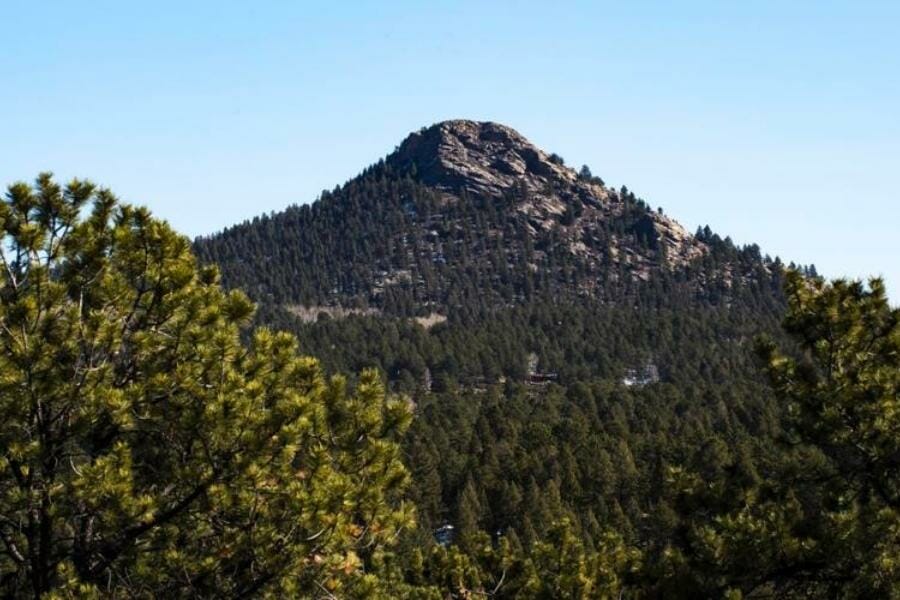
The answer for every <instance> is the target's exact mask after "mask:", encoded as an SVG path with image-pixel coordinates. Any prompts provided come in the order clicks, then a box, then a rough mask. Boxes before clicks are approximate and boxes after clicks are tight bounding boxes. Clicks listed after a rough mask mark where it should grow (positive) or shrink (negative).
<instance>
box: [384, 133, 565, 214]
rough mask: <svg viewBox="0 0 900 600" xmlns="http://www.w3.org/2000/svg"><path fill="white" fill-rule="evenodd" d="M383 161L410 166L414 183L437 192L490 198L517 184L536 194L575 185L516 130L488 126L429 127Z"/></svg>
mask: <svg viewBox="0 0 900 600" xmlns="http://www.w3.org/2000/svg"><path fill="white" fill-rule="evenodd" d="M388 160H389V161H390V162H391V163H392V164H393V165H394V166H397V167H399V168H401V169H410V168H412V166H413V165H415V167H416V171H417V175H418V178H419V179H420V180H421V181H422V182H423V183H425V184H428V185H432V186H434V187H436V188H439V189H443V190H446V191H453V192H460V191H462V190H463V189H465V190H467V191H468V192H470V193H474V194H485V195H490V196H499V195H502V194H503V193H505V192H506V191H507V190H509V189H510V188H512V187H513V186H516V185H523V184H524V185H526V186H527V187H528V189H530V190H539V189H542V188H543V187H544V186H546V184H547V183H548V182H551V181H553V182H555V181H565V182H567V183H569V184H571V183H573V182H574V181H575V180H576V176H575V173H574V172H573V171H572V170H571V169H567V168H565V167H564V166H562V165H558V164H556V163H554V162H553V161H552V160H550V156H549V155H548V154H546V153H545V152H543V151H542V150H540V149H538V148H537V147H535V146H534V145H532V144H531V143H530V142H529V141H528V140H526V139H525V138H524V137H522V135H521V134H519V133H518V132H517V131H515V130H514V129H511V128H509V127H506V126H504V125H500V124H498V123H491V122H484V123H482V122H477V121H465V120H454V121H444V122H442V123H438V124H436V125H432V126H431V127H428V128H426V129H422V130H421V131H418V132H416V133H413V134H411V135H410V136H409V137H407V138H406V140H404V142H403V143H402V144H401V145H400V148H399V149H398V150H397V152H395V153H394V154H392V155H391V156H390V157H389V158H388Z"/></svg>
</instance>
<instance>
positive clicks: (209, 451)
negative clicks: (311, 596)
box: [0, 175, 411, 597]
mask: <svg viewBox="0 0 900 600" xmlns="http://www.w3.org/2000/svg"><path fill="white" fill-rule="evenodd" d="M88 202H93V208H92V209H91V211H90V213H89V214H88V215H87V216H86V218H84V219H81V218H80V216H79V215H80V213H81V212H82V207H83V206H84V205H85V204H86V203H88ZM0 227H2V231H3V236H4V243H5V244H6V249H5V252H4V254H3V260H4V264H3V269H2V275H0V276H2V278H3V281H2V288H0V323H2V329H0V345H2V351H0V422H2V423H3V429H2V432H0V448H2V457H0V536H2V537H0V540H2V545H0V578H2V579H0V590H2V592H0V593H2V594H3V595H12V596H19V595H21V596H25V595H32V596H33V597H40V596H42V595H44V594H47V593H50V592H54V593H56V594H62V595H70V594H74V595H83V594H94V593H99V594H103V595H115V596H144V597H166V596H183V595H191V596H210V597H228V596H234V597H241V596H249V595H255V594H257V593H260V592H262V591H266V592H269V593H278V594H287V595H292V594H298V593H300V592H301V591H302V590H306V591H309V590H314V589H317V588H319V587H321V588H322V589H324V590H337V589H339V588H340V586H341V585H342V584H341V581H342V580H345V579H348V578H350V577H351V576H353V575H354V574H356V573H357V572H358V567H359V565H360V564H361V561H362V560H364V559H366V555H367V554H371V553H372V552H374V551H375V550H376V549H377V548H378V547H379V545H380V544H382V543H384V542H386V541H388V540H390V539H391V538H392V537H394V536H395V535H396V532H397V531H399V530H400V529H401V528H402V527H404V526H407V525H408V524H409V523H410V518H411V512H410V510H409V509H408V507H407V506H406V505H405V504H404V503H403V502H401V501H400V494H401V492H402V490H403V487H404V485H405V482H406V479H407V475H406V471H405V470H404V468H403V466H402V464H401V462H400V460H399V446H398V444H397V441H396V440H397V439H398V436H399V435H400V434H401V433H402V432H403V430H404V429H405V427H406V426H407V424H408V422H409V412H408V409H407V407H406V404H405V403H403V402H401V401H399V400H389V399H385V395H384V391H383V388H382V386H381V383H380V381H379V378H378V376H377V375H376V374H375V373H373V372H368V373H363V374H362V376H361V377H360V380H359V383H358V384H357V385H356V386H355V390H354V393H353V394H349V393H348V392H347V389H346V386H345V383H344V381H343V380H342V379H340V378H334V379H331V380H328V379H326V378H325V377H323V375H322V372H321V370H320V369H319V367H318V365H317V363H316V361H315V360H313V359H310V358H305V357H301V356H299V355H298V354H297V349H296V343H295V341H294V340H293V339H292V338H291V337H290V336H288V335H286V334H278V333H273V332H271V331H266V330H259V331H256V332H255V333H254V334H253V335H252V339H251V340H250V342H249V343H247V344H242V343H241V340H240V337H239V330H240V327H241V325H242V324H244V323H246V322H247V320H248V319H249V318H250V316H251V314H252V311H253V306H252V304H251V303H250V302H249V301H248V300H247V298H246V297H245V296H244V295H243V294H241V293H238V292H231V293H228V294H226V293H223V292H222V291H221V289H220V287H219V285H218V282H217V275H216V272H215V270H214V269H211V268H206V269H198V268H197V266H196V264H195V261H194V259H193V257H192V255H191V252H190V245H189V242H188V241H187V240H186V239H185V238H184V237H182V236H180V235H178V234H176V233H174V232H173V231H172V230H171V229H170V228H169V227H168V226H167V225H166V224H165V223H162V222H160V221H158V220H155V219H153V218H151V217H150V215H149V213H148V212H147V211H146V210H145V209H140V208H132V207H130V206H120V205H118V204H117V203H116V200H115V198H114V197H113V196H112V195H111V194H110V193H109V192H108V191H106V190H97V189H96V188H95V187H94V186H93V185H91V184H89V183H86V182H80V181H73V182H72V183H71V184H69V185H68V186H67V187H66V188H65V189H60V187H59V186H57V185H56V184H55V183H54V182H53V181H52V180H51V178H50V176H49V175H41V176H40V177H39V178H38V181H37V184H36V187H35V188H33V189H32V188H31V187H30V186H28V185H25V184H17V185H13V186H12V187H10V189H9V192H8V195H7V202H6V203H4V204H2V205H0Z"/></svg>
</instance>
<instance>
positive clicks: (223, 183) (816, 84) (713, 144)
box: [0, 0, 900, 301]
mask: <svg viewBox="0 0 900 600" xmlns="http://www.w3.org/2000/svg"><path fill="white" fill-rule="evenodd" d="M137 4H138V3H122V2H99V1H98V2H90V3H85V2H42V3H36V2H25V1H19V0H7V1H5V2H3V3H2V4H0V22H2V23H3V24H4V28H3V38H2V39H3V44H2V47H0V81H2V82H3V84H4V85H3V92H2V93H0V140H2V143H0V184H2V185H3V186H4V187H5V186H6V185H7V184H9V183H11V182H13V181H15V180H22V179H25V180H31V179H33V178H34V176H35V175H36V174H37V173H38V172H39V171H41V170H51V171H54V172H55V173H56V174H57V176H58V178H60V179H68V178H71V177H73V176H79V177H86V178H90V179H92V180H93V181H95V182H97V183H99V184H102V185H104V186H108V187H110V188H112V189H113V191H114V192H116V194H117V195H118V196H119V197H120V198H121V199H122V200H124V201H127V202H133V203H139V204H145V205H147V206H149V207H150V208H151V209H152V210H153V211H154V213H155V214H156V215H158V216H160V217H163V218H165V219H167V220H169V221H170V222H171V223H172V224H173V225H174V226H175V227H176V228H177V229H179V230H180V231H182V232H184V233H185V234H187V235H190V236H192V237H193V236H196V235H204V234H209V233H212V232H215V231H218V230H220V229H222V228H224V227H227V226H228V225H231V224H234V223H237V222H240V221H243V220H246V219H249V218H252V217H253V216H256V215H259V214H262V213H266V212H270V211H277V210H281V209H283V208H285V207H286V206H288V205H290V204H302V203H306V202H310V201H312V200H314V199H315V197H316V196H317V195H318V193H319V192H320V191H321V190H322V189H331V188H333V187H334V186H335V185H338V184H341V183H343V182H344V181H346V180H347V179H349V178H350V177H353V176H354V175H356V174H357V173H359V172H360V171H361V170H362V169H363V168H365V167H366V166H367V165H369V164H371V163H373V162H375V161H377V160H378V159H379V158H381V157H382V156H384V155H386V154H387V153H389V152H390V151H391V150H392V149H393V148H394V147H395V146H396V145H397V144H399V143H400V141H401V140H402V139H403V138H404V137H405V136H406V135H408V134H409V132H411V131H414V130H416V129H419V128H420V127H422V126H425V125H429V124H431V123H434V122H437V121H441V120H444V119H448V118H470V119H477V120H492V121H497V122H501V123H504V124H506V125H509V126H511V127H514V128H516V129H517V130H519V131H520V132H521V133H522V134H523V135H525V136H526V137H528V138H529V139H530V140H531V141H532V142H534V143H535V144H537V145H538V146H540V147H542V148H543V149H545V150H547V151H550V152H557V153H559V154H561V155H562V156H563V157H565V159H566V161H567V163H568V164H570V165H571V166H574V167H576V168H577V167H578V166H580V165H581V164H587V165H589V166H590V167H591V169H592V170H593V172H594V173H595V174H597V175H600V176H601V177H603V178H604V180H606V182H607V183H608V184H610V185H614V186H616V187H618V186H620V185H623V184H624V185H627V186H628V187H629V188H630V189H632V190H633V191H634V192H635V193H636V194H638V195H639V196H641V197H643V198H644V199H645V200H646V201H647V202H648V203H649V204H650V205H651V206H654V207H656V206H662V207H663V208H664V209H665V211H666V213H667V214H669V215H671V216H673V217H674V218H676V219H678V220H679V221H680V222H681V223H682V224H683V225H684V226H685V227H686V228H688V229H689V230H691V231H693V230H695V229H696V228H697V227H698V226H700V225H705V224H709V225H710V227H712V229H713V230H715V231H716V232H718V233H720V234H721V235H723V236H725V235H730V236H731V237H732V239H734V240H735V241H736V242H737V243H741V244H745V243H758V244H759V245H760V247H761V248H762V251H763V252H765V253H768V254H770V255H772V256H775V255H779V256H780V257H781V258H782V259H783V260H784V261H786V262H790V261H794V262H797V263H802V264H808V263H814V264H815V265H816V266H817V268H818V269H819V272H820V273H822V274H823V275H826V276H830V277H837V276H851V277H863V278H865V277H867V276H868V275H879V274H880V275H883V276H884V277H885V278H886V280H887V282H888V286H889V289H890V290H891V294H892V299H893V300H894V301H896V299H897V294H898V290H900V260H898V259H900V198H898V193H897V191H896V189H897V186H896V184H895V179H896V177H897V174H898V172H900V36H898V35H897V32H898V31H900V3H897V2H865V1H862V2H828V1H819V2H791V3H784V2H745V3H739V4H738V3H721V2H681V3H677V7H676V6H675V4H676V3H663V2H659V3H654V2H636V3H628V6H623V5H622V3H606V2H556V3H552V5H551V3H546V2H515V3H514V2H501V1H498V2H491V3H486V2H471V1H462V2H429V3H419V2H406V1H404V2H372V1H361V2H353V3H319V2H268V3H246V2H228V1H220V2H211V1H198V2H190V3H185V2H171V1H160V2H154V3H152V4H151V3H141V4H144V6H138V5H137Z"/></svg>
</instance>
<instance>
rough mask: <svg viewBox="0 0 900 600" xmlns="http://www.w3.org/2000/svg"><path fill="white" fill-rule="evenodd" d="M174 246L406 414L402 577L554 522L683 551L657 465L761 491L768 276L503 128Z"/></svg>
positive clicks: (454, 128) (447, 140)
mask: <svg viewBox="0 0 900 600" xmlns="http://www.w3.org/2000/svg"><path fill="white" fill-rule="evenodd" d="M195 248H196V250H197V252H198V255H199V256H200V258H201V260H204V261H207V262H213V263H216V264H217V265H218V266H219V268H220V270H221V273H222V278H223V282H224V283H225V285H226V286H230V287H240V288H243V289H244V290H246V291H247V292H248V293H249V294H250V295H251V296H252V297H253V298H254V299H255V300H257V301H258V303H259V313H258V316H257V319H258V321H260V322H262V323H265V324H267V325H270V326H273V327H276V328H279V329H288V330H291V331H293V332H294V333H295V334H296V335H297V337H298V338H299V342H300V346H301V348H302V350H303V351H304V352H307V353H309V354H312V355H314V356H316V357H318V358H320V360H322V362H323V363H324V365H325V367H326V369H328V370H329V371H332V372H336V371H340V372H345V373H353V372H358V371H359V370H360V369H362V368H365V367H376V368H378V369H379V370H380V371H381V372H383V373H384V374H385V377H386V379H387V382H388V384H389V385H390V386H391V388H392V389H393V390H395V391H399V392H404V393H407V394H409V397H410V400H411V402H412V403H413V404H414V405H415V419H414V422H413V425H412V428H411V430H410V432H409V435H408V437H407V439H406V441H405V450H406V462H407V464H408V465H409V468H410V470H411V473H412V486H411V490H410V493H409V496H410V499H411V500H412V501H413V502H414V503H415V505H416V507H417V511H418V515H419V524H420V527H419V528H418V529H416V530H414V531H411V532H409V534H408V539H406V540H405V541H404V544H406V545H407V546H406V552H405V553H404V554H403V555H404V556H414V555H415V553H416V552H418V551H419V550H421V549H428V548H432V549H433V545H434V543H435V537H434V536H433V535H432V532H433V531H434V530H439V531H441V532H443V533H441V536H444V535H445V534H446V532H447V531H449V529H448V528H447V526H450V525H452V526H453V527H455V528H456V529H455V531H456V533H457V534H458V539H459V540H460V543H461V544H462V546H463V547H464V548H465V549H467V551H473V552H476V553H477V550H474V548H475V547H476V545H477V544H475V545H468V546H467V543H470V544H471V540H477V539H483V538H477V537H472V536H474V535H476V534H477V532H478V531H481V532H489V534H490V535H491V536H493V538H494V539H496V538H497V537H501V536H502V537H507V538H509V540H511V542H510V543H511V544H513V545H514V546H516V547H519V546H520V547H521V548H523V550H524V552H525V553H526V554H527V553H528V552H529V551H530V550H529V549H530V548H534V544H535V543H536V542H538V541H540V540H542V539H544V538H545V537H546V532H548V531H550V530H552V528H553V527H554V524H555V523H558V522H559V521H560V519H565V520H567V521H569V522H571V523H573V524H574V527H575V531H576V532H577V535H578V536H579V537H580V538H581V539H583V540H584V541H585V542H586V543H587V544H588V545H589V546H591V547H594V546H595V544H596V543H597V542H601V541H602V540H603V539H605V536H606V533H608V532H609V531H610V530H613V531H615V532H617V533H618V534H620V535H622V536H623V537H624V538H625V539H626V540H627V541H628V543H630V544H634V545H635V546H636V547H640V548H642V549H645V550H646V555H647V556H648V557H649V558H648V560H650V559H651V558H652V557H653V556H654V555H655V556H656V557H657V558H660V557H664V556H668V555H667V554H666V553H667V552H669V550H670V549H671V547H672V546H675V547H681V546H684V545H689V544H690V539H691V537H690V536H691V533H690V531H688V529H687V527H688V526H687V523H688V522H689V520H682V517H681V516H680V515H679V513H678V509H679V506H678V502H679V499H678V497H677V495H673V493H672V489H671V482H670V481H669V479H668V470H667V469H668V466H670V465H680V466H685V468H688V469H690V470H691V471H692V472H697V473H702V474H703V477H704V478H706V480H709V481H714V480H724V478H726V477H731V476H732V475H734V474H737V475H739V476H740V477H741V478H742V480H743V481H754V480H758V479H759V478H765V477H769V476H775V475H774V470H775V466H774V465H776V464H777V463H778V460H779V459H780V455H779V452H780V450H778V447H777V445H776V444H775V443H774V442H775V440H777V439H778V438H779V436H781V434H782V431H781V429H780V422H781V421H780V414H781V410H782V407H781V406H779V405H778V404H777V403H776V402H775V399H774V398H773V397H772V395H771V393H770V392H769V389H768V388H767V387H766V385H765V384H764V382H763V380H762V377H761V373H760V372H759V370H758V368H757V364H756V362H755V357H754V355H753V352H752V346H753V344H752V342H753V340H754V338H755V337H756V336H757V335H759V334H760V333H768V334H770V335H773V336H778V335H779V327H778V323H779V321H780V319H781V317H782V315H783V312H784V301H783V296H782V292H781V283H782V269H781V267H780V263H779V262H778V261H777V259H776V261H772V260H770V259H768V258H767V257H763V256H762V255H761V253H760V250H759V248H758V247H756V246H746V247H743V248H738V247H736V246H735V245H734V244H732V243H731V242H730V240H729V239H728V238H725V239H722V238H720V237H719V236H717V235H715V234H713V233H712V232H711V231H710V230H709V229H708V228H703V229H702V230H700V231H698V232H697V234H696V235H691V234H689V233H687V232H685V231H684V229H683V228H682V227H681V226H680V225H678V223H676V222H675V221H673V220H671V219H669V218H668V217H666V216H665V215H663V214H662V213H661V211H658V210H657V211H654V210H651V209H650V208H649V207H648V206H647V204H646V203H644V202H643V201H641V200H639V199H638V198H636V197H635V196H634V195H633V194H632V193H631V192H629V191H628V190H627V189H625V188H622V189H620V190H613V189H610V188H609V187H607V186H605V185H604V184H603V182H602V181H601V180H600V179H599V178H596V177H593V176H591V175H590V173H589V172H587V171H586V170H582V171H581V172H579V173H576V172H575V171H573V170H572V169H569V168H567V167H566V166H565V165H564V164H563V162H562V160H561V159H560V158H559V157H557V156H555V155H552V154H547V153H545V152H543V151H541V150H540V149H538V148H536V147H534V146H533V145H532V144H530V143H529V142H528V141H527V140H525V139H524V138H523V137H522V136H521V135H519V134H518V133H516V132H515V131H514V130H512V129H509V128H508V127H504V126H502V125H498V124H495V123H478V122H473V121H448V122H444V123H438V124H436V125H433V126H431V127H428V128H425V129H423V130H421V131H419V132H416V133H413V134H412V135H410V136H409V137H407V138H406V140H404V141H403V143H401V144H400V146H399V147H398V148H397V149H396V150H395V151H394V152H393V153H391V154H390V155H388V156H387V157H386V158H385V159H384V160H382V161H379V162H378V163H377V164H375V165H373V166H371V167H369V168H368V169H366V170H365V171H363V172H362V173H361V174H360V175H359V176H358V177H356V178H354V179H352V180H351V181H349V182H347V183H345V184H344V185H343V186H340V187H338V188H336V189H335V190H333V191H331V192H325V193H323V194H322V196H321V197H320V198H319V199H318V200H317V201H315V202H314V203H312V204H310V205H305V206H293V207H290V208H288V209H286V210H285V211H283V212H280V213H277V214H274V215H270V216H264V217H259V218H256V219H254V220H252V221H250V222H247V223H243V224H241V225H237V226H235V227H232V228H230V229H228V230H226V231H224V232H222V233H219V234H216V235H213V236H210V237H207V238H202V239H198V240H197V241H196V243H195ZM466 540H469V542H467V541H466ZM513 540H514V541H513ZM438 541H439V542H440V543H444V542H446V538H445V537H439V538H438ZM650 562H652V560H650ZM495 575H497V574H495ZM694 592H695V593H692V594H690V593H689V594H687V595H686V596H685V597H698V596H703V594H702V593H699V592H697V591H696V590H694ZM663 596H665V594H663Z"/></svg>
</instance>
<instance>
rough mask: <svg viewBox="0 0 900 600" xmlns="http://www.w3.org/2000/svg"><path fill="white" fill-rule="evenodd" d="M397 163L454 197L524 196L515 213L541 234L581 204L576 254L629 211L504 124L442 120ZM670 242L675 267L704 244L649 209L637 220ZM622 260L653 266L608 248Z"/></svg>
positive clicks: (407, 144) (640, 270)
mask: <svg viewBox="0 0 900 600" xmlns="http://www.w3.org/2000/svg"><path fill="white" fill-rule="evenodd" d="M387 162H388V164H390V165H391V166H393V167H394V168H396V169H398V170H400V171H405V172H409V173H414V174H415V177H416V179H418V180H419V181H421V182H422V183H425V184H426V185H429V186H432V187H434V188H436V189H438V190H441V191H443V192H445V193H446V194H448V196H450V197H454V196H458V195H460V194H462V193H463V192H466V193H468V194H469V195H474V196H487V197H500V196H503V195H504V194H509V193H511V192H513V191H515V192H516V193H520V194H522V195H523V196H524V199H523V200H522V201H521V202H520V203H519V204H518V205H517V210H518V211H519V212H521V213H523V214H524V215H526V216H527V217H528V219H529V223H530V225H531V228H532V230H533V233H534V234H535V236H539V235H540V234H541V232H546V231H549V230H550V229H553V228H556V227H560V221H561V219H560V217H561V215H563V214H565V213H566V212H567V210H568V209H569V207H573V206H577V207H578V209H579V210H578V211H577V212H578V215H577V216H576V217H575V218H574V219H573V220H571V221H570V222H567V223H566V224H564V225H562V229H563V230H564V232H565V233H566V234H567V236H568V237H569V239H570V249H571V251H572V253H573V254H579V255H590V254H591V252H592V249H591V247H590V244H589V243H586V241H585V240H588V241H589V240H590V237H591V233H590V232H591V230H592V229H594V228H596V227H597V226H598V224H600V223H601V222H602V221H603V220H604V219H609V218H610V217H612V216H616V215H620V214H621V213H622V211H623V210H625V206H624V204H623V203H622V202H621V199H620V198H619V197H618V196H617V195H616V194H615V193H614V192H612V193H611V191H610V190H609V189H607V188H606V187H605V186H604V185H602V184H600V183H599V182H598V181H597V180H589V179H582V178H579V177H578V174H577V173H576V172H575V171H574V170H573V169H570V168H568V167H566V166H565V165H563V164H562V163H561V161H555V160H553V159H552V158H551V155H549V154H547V153H546V152H544V151H543V150H541V149H539V148H537V147H536V146H535V145H534V144H532V143H531V142H529V141H528V140H527V139H526V138H525V137H524V136H522V135H521V134H520V133H519V132H517V131H515V130H514V129H512V128H510V127H507V126H505V125H500V124H498V123H492V122H479V121H469V120H462V119H459V120H452V121H443V122H441V123H437V124H435V125H432V126H431V127H427V128H424V129H422V130H420V131H418V132H415V133H412V134H410V135H409V136H408V137H407V138H406V139H405V140H404V141H403V143H402V144H401V145H400V147H399V148H398V149H397V150H396V151H395V152H394V153H393V154H391V155H390V156H388V158H387ZM637 226H638V227H639V228H643V229H645V230H646V231H645V232H644V233H645V234H647V235H652V236H654V237H655V238H656V239H657V241H658V243H659V244H660V245H662V246H664V247H665V250H666V252H665V256H666V260H667V261H668V263H669V264H670V265H671V266H677V265H682V264H684V263H686V262H688V261H690V260H692V259H694V258H697V257H699V256H701V255H702V254H703V253H704V252H705V251H706V246H705V245H704V244H702V243H701V242H699V241H697V240H696V239H695V238H694V236H693V235H691V234H690V233H688V232H687V231H685V229H684V228H683V227H682V226H681V225H680V224H679V223H677V222H676V221H674V220H672V219H670V218H668V217H666V216H664V215H662V214H659V213H655V212H648V213H647V215H646V217H644V218H642V219H641V222H640V223H638V224H637ZM610 252H611V253H612V254H613V255H614V256H615V257H617V260H619V261H622V262H625V263H627V264H628V265H629V266H631V267H632V268H634V272H635V274H636V276H638V277H642V278H644V277H645V276H646V275H647V274H648V270H649V269H650V268H651V267H652V265H651V264H650V263H651V262H652V261H650V260H648V258H647V257H646V256H641V255H640V254H638V253H634V252H632V251H631V249H630V248H628V247H624V246H623V247H617V245H616V244H614V245H613V247H612V248H610Z"/></svg>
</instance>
